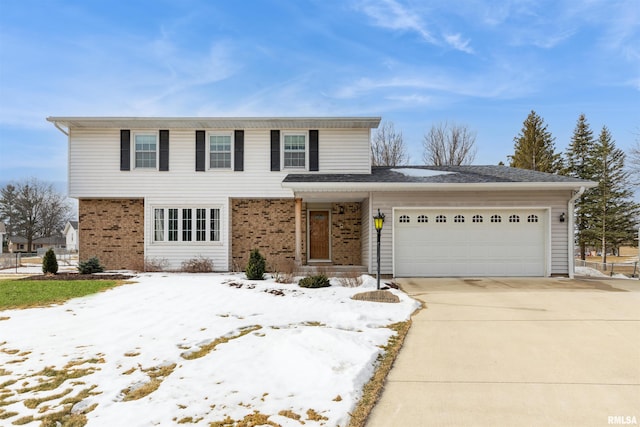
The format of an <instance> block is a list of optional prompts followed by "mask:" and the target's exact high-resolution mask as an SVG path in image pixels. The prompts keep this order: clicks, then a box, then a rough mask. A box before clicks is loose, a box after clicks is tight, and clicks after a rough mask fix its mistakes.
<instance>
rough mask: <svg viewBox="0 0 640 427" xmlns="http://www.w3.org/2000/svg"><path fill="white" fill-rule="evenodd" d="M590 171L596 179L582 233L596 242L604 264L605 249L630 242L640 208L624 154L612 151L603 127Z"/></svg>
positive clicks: (608, 136) (616, 150)
mask: <svg viewBox="0 0 640 427" xmlns="http://www.w3.org/2000/svg"><path fill="white" fill-rule="evenodd" d="M592 155H593V158H592V160H593V167H594V171H595V173H596V174H597V176H598V177H599V181H598V187H596V188H595V189H594V194H593V196H594V198H593V203H592V205H591V206H589V207H588V209H589V210H590V211H591V213H592V215H593V218H592V225H593V227H590V228H589V229H588V230H585V235H586V238H587V239H589V240H597V241H598V242H599V245H600V250H601V251H602V262H603V263H605V262H607V251H608V250H609V248H616V247H619V246H620V245H621V244H624V243H630V242H633V239H634V237H635V234H636V226H637V223H638V218H637V216H638V213H639V212H640V209H639V208H640V206H639V205H638V204H637V203H635V202H634V201H633V192H632V191H631V186H630V182H629V173H628V171H626V170H625V168H624V161H625V154H624V152H623V151H622V150H620V149H619V148H616V146H615V142H614V141H613V138H612V136H611V133H610V132H609V129H607V127H606V126H604V127H603V128H602V131H601V132H600V137H599V138H598V141H597V143H596V146H595V147H594V150H593V154H592Z"/></svg>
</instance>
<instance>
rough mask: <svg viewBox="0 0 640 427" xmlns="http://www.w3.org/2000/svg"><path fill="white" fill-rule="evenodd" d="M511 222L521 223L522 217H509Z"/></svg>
mask: <svg viewBox="0 0 640 427" xmlns="http://www.w3.org/2000/svg"><path fill="white" fill-rule="evenodd" d="M509 222H520V217H519V216H518V215H511V216H510V217H509Z"/></svg>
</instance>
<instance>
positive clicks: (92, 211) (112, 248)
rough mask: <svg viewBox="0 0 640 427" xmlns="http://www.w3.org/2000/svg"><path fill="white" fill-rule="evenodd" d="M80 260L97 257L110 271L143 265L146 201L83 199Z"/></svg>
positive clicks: (81, 205)
mask: <svg viewBox="0 0 640 427" xmlns="http://www.w3.org/2000/svg"><path fill="white" fill-rule="evenodd" d="M78 211H79V225H78V226H79V230H78V232H79V237H78V241H79V258H80V261H86V260H87V259H89V258H91V257H94V256H95V257H98V259H99V260H100V263H101V264H102V265H104V266H105V268H107V269H109V270H126V269H136V268H139V266H141V265H144V200H143V199H81V200H80V202H79V205H78Z"/></svg>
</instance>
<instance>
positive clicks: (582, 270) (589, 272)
mask: <svg viewBox="0 0 640 427" xmlns="http://www.w3.org/2000/svg"><path fill="white" fill-rule="evenodd" d="M574 271H575V274H577V275H578V276H585V277H603V278H607V279H629V277H627V276H625V275H624V274H621V273H614V274H613V276H612V275H610V274H605V273H603V272H601V271H599V270H596V269H595V268H591V267H578V266H576V268H575V270H574Z"/></svg>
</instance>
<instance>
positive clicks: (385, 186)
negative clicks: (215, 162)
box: [282, 182, 597, 192]
mask: <svg viewBox="0 0 640 427" xmlns="http://www.w3.org/2000/svg"><path fill="white" fill-rule="evenodd" d="M596 185H597V183H595V182H482V183H466V184H465V183H453V184H452V183H449V184H447V183H419V182H414V183H406V182H331V183H324V182H323V183H318V182H283V183H282V187H283V188H288V189H291V190H293V191H295V192H299V191H305V192H326V191H372V192H378V191H379V192H384V191H476V190H482V191H488V190H491V191H514V190H576V189H579V188H580V187H589V188H591V187H595V186H596Z"/></svg>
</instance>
